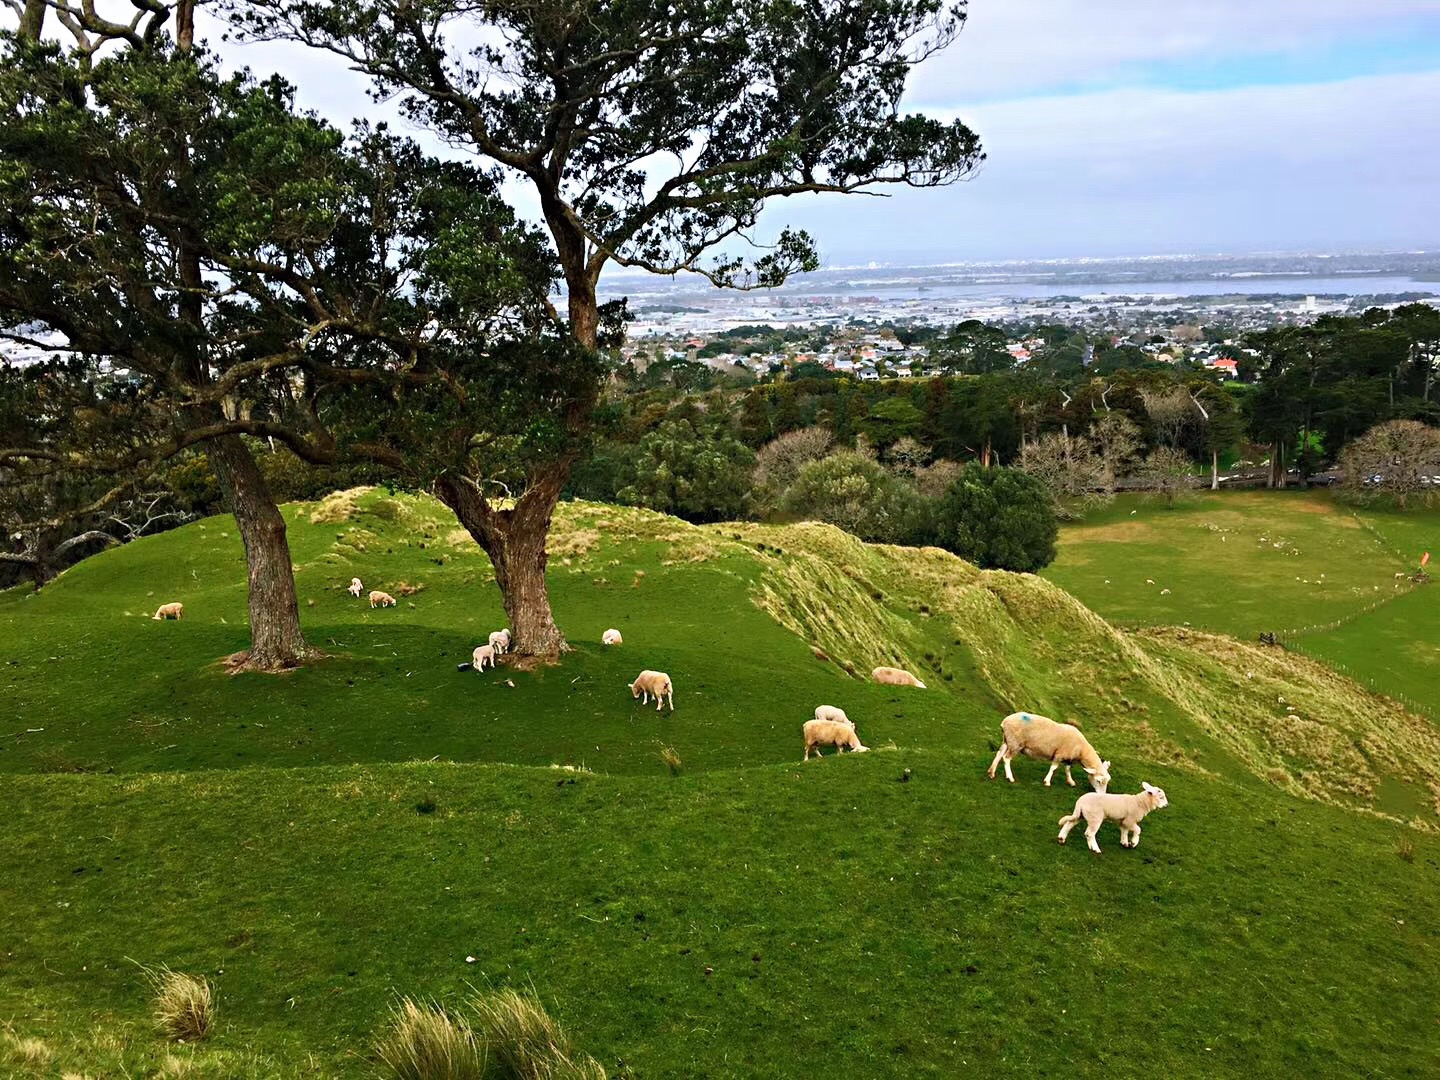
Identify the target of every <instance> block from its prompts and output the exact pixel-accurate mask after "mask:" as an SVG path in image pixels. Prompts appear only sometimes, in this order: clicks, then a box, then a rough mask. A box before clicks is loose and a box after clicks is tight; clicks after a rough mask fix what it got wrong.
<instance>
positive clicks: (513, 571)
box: [435, 459, 570, 660]
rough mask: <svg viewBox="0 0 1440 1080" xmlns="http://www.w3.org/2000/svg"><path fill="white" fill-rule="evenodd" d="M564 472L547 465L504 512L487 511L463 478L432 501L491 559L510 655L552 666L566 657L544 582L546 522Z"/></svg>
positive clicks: (449, 481) (448, 483)
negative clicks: (442, 506)
mask: <svg viewBox="0 0 1440 1080" xmlns="http://www.w3.org/2000/svg"><path fill="white" fill-rule="evenodd" d="M569 472H570V462H569V460H568V459H563V460H561V461H557V462H553V463H551V464H550V465H548V466H546V469H545V472H543V473H541V474H540V475H538V476H535V477H532V480H531V485H530V487H529V488H528V489H527V490H526V492H525V494H523V495H522V496H520V498H519V500H518V501H517V502H516V504H515V506H514V508H513V509H505V510H497V509H495V508H494V507H492V506H491V505H490V504H489V502H488V500H486V499H485V497H484V496H483V495H481V494H480V492H479V491H478V490H477V489H476V487H475V486H474V485H473V484H472V483H470V482H469V481H468V480H466V479H465V478H456V477H451V476H446V477H442V478H441V479H440V480H439V481H438V482H437V483H436V485H435V495H436V497H437V498H439V500H440V501H441V502H443V503H444V504H445V505H446V506H448V507H449V508H450V509H451V510H453V511H454V512H455V517H456V519H457V520H458V521H459V522H460V524H461V525H463V526H464V527H465V531H466V532H468V533H469V534H470V535H471V536H472V537H474V538H475V542H476V543H477V544H479V545H480V547H481V548H482V549H483V550H484V552H485V554H486V555H488V556H490V564H491V565H492V566H493V567H494V568H495V583H496V584H497V585H498V586H499V587H500V596H501V599H502V601H503V603H504V604H505V615H506V617H507V618H508V619H509V622H510V633H511V635H512V636H513V638H514V641H513V642H512V644H511V647H510V651H511V652H512V653H515V654H517V655H520V656H534V657H539V658H541V659H545V660H554V659H555V658H557V657H558V656H559V655H560V654H561V653H562V652H568V651H569V646H568V645H566V644H565V635H564V634H562V633H561V632H560V628H559V627H557V626H556V625H555V616H554V614H553V613H552V611H551V609H550V591H549V587H548V586H547V584H546V581H545V567H546V564H547V563H548V562H549V558H550V556H549V554H548V553H547V552H546V550H545V545H546V542H547V540H548V539H549V536H550V519H551V518H552V517H553V516H554V513H555V504H556V503H558V502H559V501H560V492H561V490H562V489H563V488H564V486H565V479H566V477H567V476H568V475H569Z"/></svg>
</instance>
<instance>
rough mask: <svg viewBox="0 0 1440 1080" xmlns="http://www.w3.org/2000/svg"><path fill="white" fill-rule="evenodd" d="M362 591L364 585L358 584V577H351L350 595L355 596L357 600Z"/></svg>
mask: <svg viewBox="0 0 1440 1080" xmlns="http://www.w3.org/2000/svg"><path fill="white" fill-rule="evenodd" d="M364 591H365V586H364V585H361V584H360V579H359V578H358V577H352V578H351V579H350V595H351V596H353V597H355V599H356V600H359V599H360V594H361V593H362V592H364Z"/></svg>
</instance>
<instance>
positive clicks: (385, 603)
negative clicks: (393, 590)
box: [370, 589, 395, 608]
mask: <svg viewBox="0 0 1440 1080" xmlns="http://www.w3.org/2000/svg"><path fill="white" fill-rule="evenodd" d="M370 606H371V607H372V608H373V607H394V606H395V597H393V596H391V595H390V594H389V593H388V592H381V591H380V590H379V589H376V590H374V591H373V592H371V593H370Z"/></svg>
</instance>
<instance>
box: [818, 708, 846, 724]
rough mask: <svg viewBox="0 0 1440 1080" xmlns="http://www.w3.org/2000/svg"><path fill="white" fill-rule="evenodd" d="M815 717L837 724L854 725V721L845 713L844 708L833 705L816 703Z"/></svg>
mask: <svg viewBox="0 0 1440 1080" xmlns="http://www.w3.org/2000/svg"><path fill="white" fill-rule="evenodd" d="M815 719H816V720H832V721H834V722H835V723H837V724H849V725H850V726H851V727H854V726H855V721H853V720H851V719H850V717H848V716H846V715H845V710H844V709H841V708H839V707H837V706H835V705H816V706H815Z"/></svg>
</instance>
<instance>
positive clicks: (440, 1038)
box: [375, 997, 486, 1080]
mask: <svg viewBox="0 0 1440 1080" xmlns="http://www.w3.org/2000/svg"><path fill="white" fill-rule="evenodd" d="M375 1051H376V1053H377V1054H378V1055H379V1057H380V1060H381V1061H382V1062H383V1063H384V1065H385V1068H386V1070H387V1072H388V1073H389V1075H390V1076H393V1077H395V1080H483V1078H484V1077H485V1075H486V1070H485V1065H486V1058H485V1048H484V1046H483V1045H481V1044H480V1043H478V1042H477V1041H476V1039H475V1034H474V1032H473V1031H471V1029H470V1025H469V1024H467V1023H466V1022H465V1020H464V1019H463V1018H459V1017H452V1016H450V1015H449V1014H448V1013H447V1012H446V1011H445V1010H444V1009H442V1008H441V1007H440V1006H439V1005H435V1004H422V1003H421V1002H417V1001H415V1000H414V999H412V998H408V997H406V998H401V999H400V1001H399V1003H398V1004H396V1005H395V1007H394V1008H393V1009H392V1010H391V1015H390V1026H389V1028H388V1029H387V1030H386V1031H385V1032H384V1033H383V1034H382V1035H381V1036H380V1038H379V1040H378V1041H377V1042H376V1045H375Z"/></svg>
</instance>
